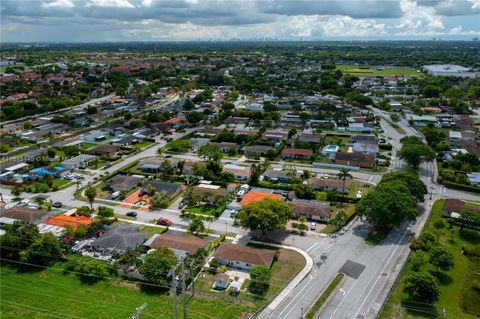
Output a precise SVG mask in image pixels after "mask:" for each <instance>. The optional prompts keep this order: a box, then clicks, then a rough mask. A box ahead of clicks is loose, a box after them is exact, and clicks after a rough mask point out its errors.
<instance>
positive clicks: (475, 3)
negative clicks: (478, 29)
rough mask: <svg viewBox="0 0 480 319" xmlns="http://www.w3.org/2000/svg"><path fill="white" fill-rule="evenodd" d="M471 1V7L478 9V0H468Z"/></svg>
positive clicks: (479, 6) (479, 0)
mask: <svg viewBox="0 0 480 319" xmlns="http://www.w3.org/2000/svg"><path fill="white" fill-rule="evenodd" d="M468 1H469V2H471V3H472V9H477V10H480V0H468Z"/></svg>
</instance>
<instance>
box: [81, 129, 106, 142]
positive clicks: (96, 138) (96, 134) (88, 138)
mask: <svg viewBox="0 0 480 319" xmlns="http://www.w3.org/2000/svg"><path fill="white" fill-rule="evenodd" d="M108 136H109V134H108V132H106V131H101V130H93V131H90V132H88V133H85V134H84V135H83V140H84V141H85V142H87V143H94V144H97V143H98V142H100V141H104V140H106V139H107V138H108Z"/></svg>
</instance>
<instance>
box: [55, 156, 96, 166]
mask: <svg viewBox="0 0 480 319" xmlns="http://www.w3.org/2000/svg"><path fill="white" fill-rule="evenodd" d="M96 158H97V156H95V155H87V154H80V155H78V156H75V157H73V158H70V159H68V160H65V161H63V162H62V163H60V165H61V166H62V167H64V168H66V169H75V168H79V167H86V166H87V165H88V164H89V163H90V162H92V161H94V160H95V159H96Z"/></svg>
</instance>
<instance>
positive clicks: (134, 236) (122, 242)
mask: <svg viewBox="0 0 480 319" xmlns="http://www.w3.org/2000/svg"><path fill="white" fill-rule="evenodd" d="M146 239H147V237H146V235H145V234H144V233H141V232H138V231H137V227H135V226H131V225H126V224H118V225H117V226H115V227H114V228H112V229H110V230H109V231H107V232H106V233H104V234H103V235H101V236H100V237H98V238H96V239H95V240H94V241H93V242H92V243H91V247H92V249H93V250H95V251H98V252H111V253H115V254H123V253H125V252H127V250H131V249H135V248H137V247H139V246H140V245H142V244H143V243H144V242H145V240H146Z"/></svg>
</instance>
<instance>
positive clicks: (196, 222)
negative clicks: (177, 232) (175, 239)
mask: <svg viewBox="0 0 480 319" xmlns="http://www.w3.org/2000/svg"><path fill="white" fill-rule="evenodd" d="M188 231H189V232H191V233H193V234H195V235H198V234H199V233H203V232H204V231H205V225H204V224H203V220H202V218H201V217H200V216H195V217H194V218H193V219H192V220H191V221H190V225H188Z"/></svg>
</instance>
